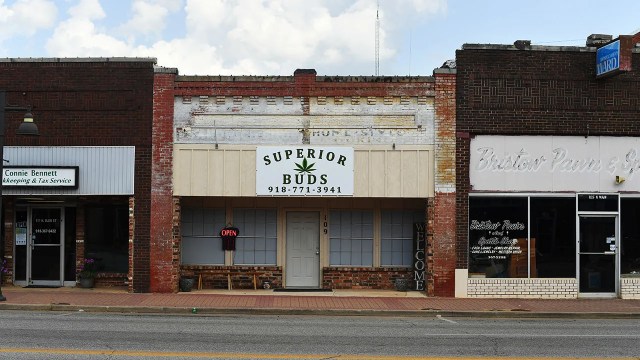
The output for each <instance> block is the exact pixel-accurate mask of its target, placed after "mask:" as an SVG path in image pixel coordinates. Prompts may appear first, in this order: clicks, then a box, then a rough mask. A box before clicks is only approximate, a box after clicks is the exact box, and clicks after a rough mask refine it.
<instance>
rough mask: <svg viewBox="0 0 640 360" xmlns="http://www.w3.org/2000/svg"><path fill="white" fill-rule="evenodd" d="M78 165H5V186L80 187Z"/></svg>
mask: <svg viewBox="0 0 640 360" xmlns="http://www.w3.org/2000/svg"><path fill="white" fill-rule="evenodd" d="M78 173H79V169H78V167H77V166H5V167H4V169H3V170H2V186H4V187H45V188H72V189H77V188H78Z"/></svg>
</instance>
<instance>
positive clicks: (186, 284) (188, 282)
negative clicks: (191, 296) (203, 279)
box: [180, 276, 196, 292]
mask: <svg viewBox="0 0 640 360" xmlns="http://www.w3.org/2000/svg"><path fill="white" fill-rule="evenodd" d="M195 282H196V279H195V278H193V277H189V276H182V277H181V278H180V291H183V292H189V291H191V289H192V288H193V285H194V284H195Z"/></svg>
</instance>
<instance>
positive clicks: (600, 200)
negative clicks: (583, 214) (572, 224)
mask: <svg viewBox="0 0 640 360" xmlns="http://www.w3.org/2000/svg"><path fill="white" fill-rule="evenodd" d="M578 210H579V211H618V195H612V194H580V195H578Z"/></svg>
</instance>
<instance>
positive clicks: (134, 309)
mask: <svg viewBox="0 0 640 360" xmlns="http://www.w3.org/2000/svg"><path fill="white" fill-rule="evenodd" d="M0 310H14V311H60V312H91V313H119V314H157V315H193V316H201V315H265V316H266V315H316V316H384V317H426V318H484V319H501V318H503V319H541V318H548V319H640V313H637V312H529V311H493V310H487V311H477V310H469V311H466V310H460V311H453V310H358V309H351V310H349V309H333V310H331V309H251V308H197V307H196V308H194V307H164V306H96V305H86V306H82V305H70V304H0Z"/></svg>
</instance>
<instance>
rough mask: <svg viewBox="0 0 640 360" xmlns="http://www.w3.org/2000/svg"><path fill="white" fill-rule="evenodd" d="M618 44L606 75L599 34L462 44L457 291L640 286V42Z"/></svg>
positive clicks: (547, 293) (598, 292)
mask: <svg viewBox="0 0 640 360" xmlns="http://www.w3.org/2000/svg"><path fill="white" fill-rule="evenodd" d="M621 38H623V39H625V41H628V40H632V43H633V44H637V43H638V42H640V36H639V35H635V36H626V37H621ZM620 52H621V57H627V58H629V59H632V62H631V64H632V66H631V69H630V70H629V71H624V72H621V73H619V74H617V75H614V76H609V77H604V78H596V46H595V45H592V46H585V47H556V46H536V45H531V44H530V42H527V41H518V42H516V43H515V44H514V45H478V44H465V45H464V46H463V47H462V49H461V50H459V51H457V53H456V60H457V61H456V62H457V69H456V70H457V96H456V101H457V125H456V126H457V127H456V137H457V155H456V159H457V160H456V171H457V185H456V189H457V192H456V194H457V195H456V201H457V204H458V212H457V231H456V233H457V235H456V237H457V240H456V249H457V250H456V258H457V259H456V269H457V270H456V280H457V282H456V285H457V288H456V295H457V296H473V297H482V296H489V297H496V296H497V297H593V296H604V297H612V296H613V297H615V296H619V297H623V298H629V297H637V296H638V292H639V291H638V278H637V277H636V276H637V275H636V274H638V273H639V270H640V269H639V268H638V265H640V261H639V259H640V246H639V244H640V231H639V229H638V228H637V225H636V223H638V221H637V216H638V215H639V214H640V212H638V204H639V203H638V196H640V178H638V176H637V174H636V171H637V169H638V167H637V164H638V163H637V160H636V158H637V154H638V151H640V123H639V122H638V121H637V120H638V115H639V114H640V86H638V85H639V81H640V52H639V51H638V50H637V47H632V48H624V47H623V48H621V49H620Z"/></svg>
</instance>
